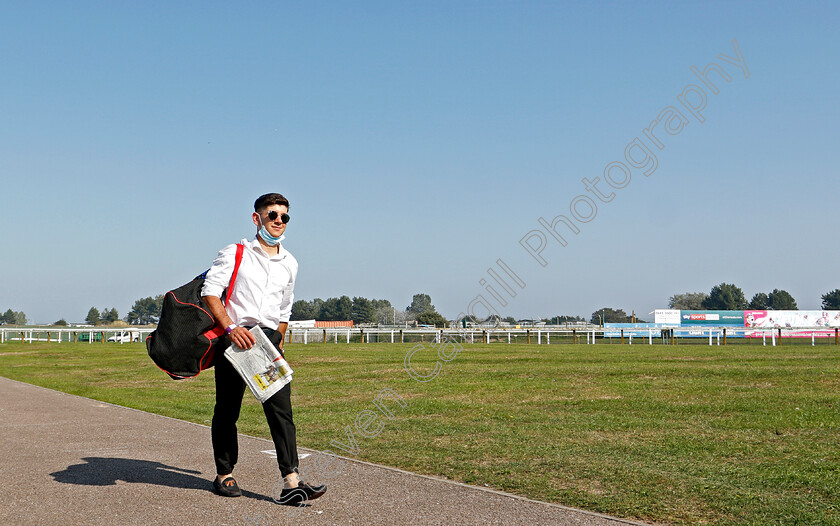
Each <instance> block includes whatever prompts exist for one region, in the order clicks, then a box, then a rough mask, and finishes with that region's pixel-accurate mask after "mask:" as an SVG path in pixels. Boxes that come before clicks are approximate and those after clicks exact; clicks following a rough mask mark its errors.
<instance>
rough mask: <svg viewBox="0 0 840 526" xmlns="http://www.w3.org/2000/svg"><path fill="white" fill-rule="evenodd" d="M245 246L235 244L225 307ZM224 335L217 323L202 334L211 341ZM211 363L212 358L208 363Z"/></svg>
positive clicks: (223, 330)
mask: <svg viewBox="0 0 840 526" xmlns="http://www.w3.org/2000/svg"><path fill="white" fill-rule="evenodd" d="M244 249H245V246H244V245H243V244H242V243H237V245H236V262H235V263H234V265H233V274H232V275H231V276H230V283H229V284H228V288H227V292H225V303H224V304H225V306H227V302H228V298H229V297H230V292H231V290H233V284H234V283H236V274H238V273H239V264H240V263H242V252H243V251H244ZM224 333H225V328H224V327H220V326H219V324H218V322H216V324H215V325H213V327H211V328H210V330H208V331H206V332H205V333H204V336H206V337H207V339H208V340H212V339H213V338H220V337H221V336H222V335H223V334H224ZM210 361H212V356H211V357H210V360H208V363H209V362H210ZM202 363H204V359H203V358H202Z"/></svg>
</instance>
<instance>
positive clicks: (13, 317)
mask: <svg viewBox="0 0 840 526" xmlns="http://www.w3.org/2000/svg"><path fill="white" fill-rule="evenodd" d="M0 325H26V314H24V313H23V311H21V312H16V311H13V310H12V309H9V310H7V311H6V312H4V313H3V314H2V315H0Z"/></svg>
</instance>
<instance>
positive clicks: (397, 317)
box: [291, 294, 448, 327]
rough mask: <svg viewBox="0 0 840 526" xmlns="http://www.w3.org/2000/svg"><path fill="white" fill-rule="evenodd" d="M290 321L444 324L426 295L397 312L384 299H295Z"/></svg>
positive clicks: (415, 296) (421, 295) (417, 295)
mask: <svg viewBox="0 0 840 526" xmlns="http://www.w3.org/2000/svg"><path fill="white" fill-rule="evenodd" d="M291 319H292V320H320V321H346V320H352V321H353V323H354V324H360V323H381V324H391V323H394V322H396V323H398V324H399V323H404V322H406V321H416V322H417V323H420V324H423V325H434V326H437V327H445V326H446V325H447V324H448V322H447V321H446V318H444V317H443V316H441V315H440V314H439V313H438V312H437V310H435V307H434V305H432V298H431V297H430V296H429V295H428V294H415V295H414V298H413V299H412V301H411V304H410V305H409V306H408V307H406V308H405V309H404V310H402V309H397V308H395V307H394V306H393V305H391V302H390V301H388V300H385V299H368V298H363V297H360V296H356V297H354V298H352V299H350V297H349V296H341V297H338V298H327V299H325V300H324V299H321V298H315V299H314V300H312V301H307V300H297V301H295V302H294V303H293V304H292V316H291Z"/></svg>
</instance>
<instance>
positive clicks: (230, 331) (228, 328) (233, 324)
mask: <svg viewBox="0 0 840 526" xmlns="http://www.w3.org/2000/svg"><path fill="white" fill-rule="evenodd" d="M237 327H238V325H237V324H235V323H231V324H230V325H228V326H227V329H225V334H230V333H232V332H233V329H235V328H237Z"/></svg>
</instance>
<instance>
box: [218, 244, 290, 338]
mask: <svg viewBox="0 0 840 526" xmlns="http://www.w3.org/2000/svg"><path fill="white" fill-rule="evenodd" d="M240 243H242V244H243V245H245V250H243V251H242V262H241V263H240V264H239V273H238V274H237V275H236V283H235V284H234V286H233V292H232V294H231V295H230V297H229V298H228V303H227V306H226V307H225V311H226V312H227V314H228V316H230V317H231V319H232V320H233V323H235V324H237V325H239V326H253V325H259V326H261V327H267V328H270V329H276V328H277V326H278V325H279V324H280V323H282V322H287V321H289V317H290V316H291V315H292V302H294V299H295V295H294V288H295V279H296V278H297V271H298V262H297V260H296V259H295V258H294V256H292V254H291V253H290V252H289V251H288V250H286V249H285V248H283V246H282V245H280V251H279V253H278V254H277V255H276V256H270V255H269V254H268V253H267V252H266V251H265V250H263V248H262V246H261V245H260V242H259V240H258V239H257V238H256V237H255V238H254V239H252V240H251V241H248V240H247V239H243V240H242V241H240ZM235 262H236V244H232V245H228V246H226V247H225V248H223V249H222V250H220V251H219V255H218V256H216V259H215V260H214V261H213V266H212V267H210V270H209V271H208V272H207V277H206V279H205V280H204V288H202V292H201V295H202V296H216V297H218V298H221V299H222V301H224V296H223V293H224V290H225V288H227V286H228V284H229V283H230V277H231V275H232V274H233V267H234V264H235Z"/></svg>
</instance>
